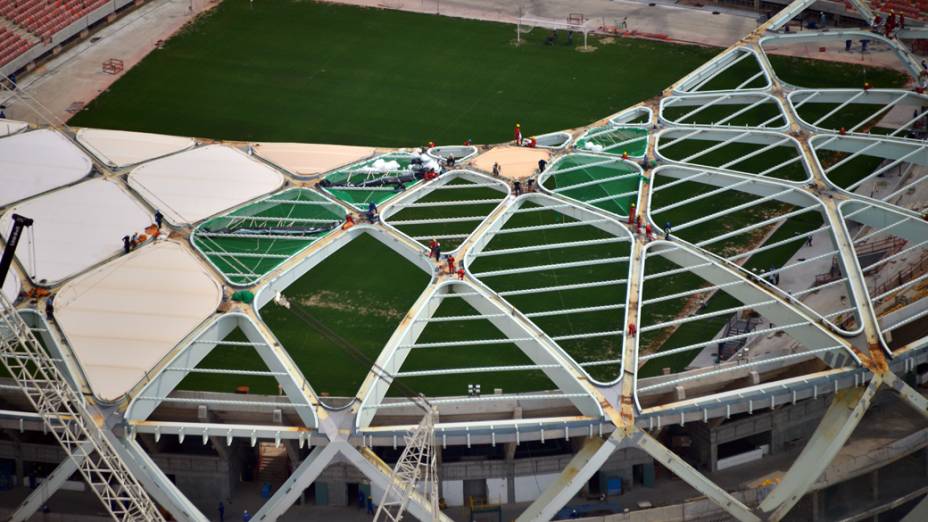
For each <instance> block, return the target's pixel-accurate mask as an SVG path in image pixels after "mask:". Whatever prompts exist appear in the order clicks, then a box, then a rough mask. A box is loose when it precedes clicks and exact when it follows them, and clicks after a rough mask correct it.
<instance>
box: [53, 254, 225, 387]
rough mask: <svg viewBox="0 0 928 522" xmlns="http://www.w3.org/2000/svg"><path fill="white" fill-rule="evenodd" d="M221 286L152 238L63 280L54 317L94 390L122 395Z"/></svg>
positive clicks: (205, 309)
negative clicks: (75, 277)
mask: <svg viewBox="0 0 928 522" xmlns="http://www.w3.org/2000/svg"><path fill="white" fill-rule="evenodd" d="M221 298H222V289H221V287H220V286H219V284H218V283H217V282H216V281H215V280H213V278H212V277H210V275H209V272H208V270H207V269H206V267H205V266H204V265H203V264H201V263H200V262H199V261H198V260H197V258H196V257H194V256H193V254H191V253H189V252H188V251H187V250H186V249H184V248H183V247H182V246H181V245H179V244H177V243H174V242H170V241H157V242H155V243H154V244H151V245H148V246H144V247H142V248H140V249H138V250H136V251H135V252H132V253H131V254H129V255H127V256H124V257H121V258H119V259H117V260H115V261H112V262H110V263H108V264H106V265H104V266H102V267H100V268H97V269H96V270H93V271H91V272H88V273H87V274H84V275H83V276H81V277H79V278H77V279H75V280H73V281H71V282H69V283H68V284H66V285H65V286H64V287H63V288H62V289H61V291H60V292H58V295H57V296H56V297H55V319H56V320H57V322H58V325H59V326H60V327H61V330H62V331H63V332H64V335H65V337H66V338H67V340H68V343H70V345H71V347H72V348H73V350H74V354H75V356H76V357H77V361H78V363H79V364H80V366H81V369H82V370H83V372H84V376H85V377H86V379H87V383H88V384H89V385H90V388H91V389H92V390H93V393H94V395H96V396H97V397H99V398H100V399H102V400H106V401H114V400H117V399H119V398H120V397H122V396H123V395H125V394H126V393H127V392H128V391H129V390H131V389H132V387H133V386H135V384H136V383H138V382H139V381H140V380H141V379H142V378H143V377H144V376H145V374H146V372H148V371H149V370H151V369H152V368H153V367H154V366H155V365H156V364H158V362H159V361H160V360H161V359H163V358H164V357H165V356H166V355H167V354H168V353H169V352H170V351H171V350H172V349H173V348H174V347H175V346H176V345H177V344H178V343H180V341H181V340H183V339H184V337H186V336H187V335H188V334H189V333H190V332H192V331H193V330H194V329H195V328H196V327H197V326H198V325H199V324H200V323H202V322H203V321H204V320H206V319H207V318H208V317H209V316H210V315H211V314H212V313H213V312H215V311H216V307H217V306H218V305H219V302H220V299H221Z"/></svg>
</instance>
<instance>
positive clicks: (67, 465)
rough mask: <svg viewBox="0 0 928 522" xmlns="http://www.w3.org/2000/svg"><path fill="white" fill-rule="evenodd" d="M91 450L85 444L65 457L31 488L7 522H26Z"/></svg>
mask: <svg viewBox="0 0 928 522" xmlns="http://www.w3.org/2000/svg"><path fill="white" fill-rule="evenodd" d="M92 450H93V448H92V445H90V444H85V445H84V446H83V447H82V448H81V451H80V452H78V454H77V455H75V456H74V457H72V458H68V457H65V459H64V460H63V461H62V462H61V464H58V467H56V468H55V469H54V470H53V471H52V472H51V473H49V474H48V476H46V477H45V478H44V479H43V480H42V483H41V484H39V485H38V487H37V488H35V489H33V490H32V492H31V493H29V496H27V497H26V499H25V500H23V501H22V502H21V503H20V504H19V507H18V508H16V511H14V512H13V514H12V515H10V518H9V519H8V520H9V522H26V520H29V518H30V517H31V516H32V515H34V514H35V512H36V511H38V509H39V508H40V507H42V505H43V504H45V503H46V502H48V499H49V498H51V496H52V495H54V494H55V492H56V491H58V489H59V488H60V487H61V486H62V484H64V483H65V482H66V481H67V480H68V479H69V478H71V475H73V474H74V473H75V472H76V471H77V468H78V466H79V465H80V464H81V463H82V462H83V461H84V459H86V458H87V456H86V454H85V453H87V452H89V451H92Z"/></svg>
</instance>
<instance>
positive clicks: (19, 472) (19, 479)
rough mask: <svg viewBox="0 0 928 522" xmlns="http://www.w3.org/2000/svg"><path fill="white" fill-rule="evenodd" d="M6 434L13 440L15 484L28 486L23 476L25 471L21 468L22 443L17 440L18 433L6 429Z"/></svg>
mask: <svg viewBox="0 0 928 522" xmlns="http://www.w3.org/2000/svg"><path fill="white" fill-rule="evenodd" d="M7 434H8V435H9V436H10V438H11V439H12V440H13V451H14V452H15V453H16V458H15V462H16V485H17V486H19V487H28V484H26V481H25V478H26V473H25V470H24V469H23V445H22V442H21V441H20V440H19V434H18V433H16V432H14V431H10V430H8V431H7Z"/></svg>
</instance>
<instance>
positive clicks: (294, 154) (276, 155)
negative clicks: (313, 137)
mask: <svg viewBox="0 0 928 522" xmlns="http://www.w3.org/2000/svg"><path fill="white" fill-rule="evenodd" d="M375 152H376V149H375V148H374V147H354V146H350V145H318V144H303V143H258V144H256V145H255V154H257V155H258V156H261V157H262V158H264V159H266V160H268V161H270V162H271V163H273V164H275V165H279V166H281V167H283V168H285V169H287V170H289V171H290V172H292V173H294V174H298V175H301V176H311V175H313V174H321V173H323V172H328V171H330V170H334V169H337V168H338V167H341V166H343V165H348V164H349V163H354V162H356V161H360V160H362V159H364V158H367V157H370V156H373V155H374V153H375Z"/></svg>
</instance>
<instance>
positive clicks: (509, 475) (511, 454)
mask: <svg viewBox="0 0 928 522" xmlns="http://www.w3.org/2000/svg"><path fill="white" fill-rule="evenodd" d="M515 456H516V443H515V442H507V443H506V498H507V499H508V500H509V502H510V503H512V502H515V498H516V460H515Z"/></svg>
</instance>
